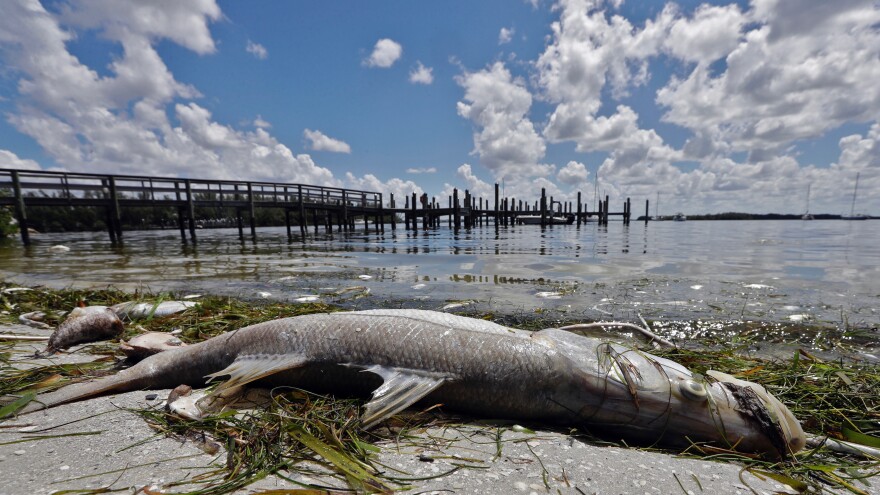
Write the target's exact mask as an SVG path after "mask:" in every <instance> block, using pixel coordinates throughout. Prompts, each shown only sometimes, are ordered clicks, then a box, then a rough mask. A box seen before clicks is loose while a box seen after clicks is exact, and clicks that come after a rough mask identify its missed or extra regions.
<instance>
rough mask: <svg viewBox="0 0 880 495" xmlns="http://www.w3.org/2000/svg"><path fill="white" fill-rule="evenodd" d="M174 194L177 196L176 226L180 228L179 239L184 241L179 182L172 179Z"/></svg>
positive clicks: (184, 233) (184, 229) (184, 228)
mask: <svg viewBox="0 0 880 495" xmlns="http://www.w3.org/2000/svg"><path fill="white" fill-rule="evenodd" d="M174 196H175V197H176V198H177V203H178V204H177V227H178V228H180V239H181V240H182V241H183V242H186V227H185V226H184V225H183V206H181V205H180V183H179V182H177V181H174Z"/></svg>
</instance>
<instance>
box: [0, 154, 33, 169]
mask: <svg viewBox="0 0 880 495" xmlns="http://www.w3.org/2000/svg"><path fill="white" fill-rule="evenodd" d="M0 168H14V169H16V170H41V168H40V164H39V163H37V162H35V161H34V160H31V159H29V158H19V156H18V155H16V154H15V153H13V152H11V151H9V150H4V149H0Z"/></svg>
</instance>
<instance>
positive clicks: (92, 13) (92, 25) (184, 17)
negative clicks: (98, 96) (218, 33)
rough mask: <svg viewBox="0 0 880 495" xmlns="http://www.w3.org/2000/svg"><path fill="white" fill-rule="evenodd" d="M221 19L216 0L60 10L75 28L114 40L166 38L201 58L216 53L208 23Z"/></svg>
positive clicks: (97, 1)
mask: <svg viewBox="0 0 880 495" xmlns="http://www.w3.org/2000/svg"><path fill="white" fill-rule="evenodd" d="M39 10H40V11H42V10H43V9H42V8H41V9H39ZM40 15H43V14H40ZM221 17H222V13H221V12H220V7H219V6H218V5H217V3H216V1H215V0H194V1H190V2H175V1H162V2H118V1H116V0H79V1H72V2H70V3H69V4H65V5H62V10H61V19H62V21H63V22H65V23H67V24H70V25H72V26H74V27H79V28H87V29H98V30H101V31H102V32H103V33H104V34H106V35H107V36H108V37H109V38H110V39H113V40H125V39H142V40H157V39H162V38H167V39H169V40H171V41H173V42H174V43H177V44H178V45H180V46H183V47H184V48H187V49H190V50H192V51H194V52H196V53H198V54H201V55H204V54H208V53H213V52H214V50H215V49H216V46H215V45H214V39H213V38H212V37H211V32H210V30H209V29H208V22H206V21H217V20H219V19H220V18H221Z"/></svg>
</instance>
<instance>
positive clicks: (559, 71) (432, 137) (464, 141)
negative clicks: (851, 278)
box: [0, 0, 880, 214]
mask: <svg viewBox="0 0 880 495" xmlns="http://www.w3.org/2000/svg"><path fill="white" fill-rule="evenodd" d="M829 5H831V4H828V3H827V2H824V1H819V0H752V1H751V2H745V1H741V2H730V1H713V2H697V1H679V2H677V3H674V4H673V3H666V2H660V1H648V0H628V1H621V0H609V1H599V0H595V1H591V0H561V1H559V2H549V1H544V0H534V1H504V2H501V1H480V2H472V1H444V2H434V3H425V2H405V1H397V2H369V3H367V2H354V1H351V2H287V1H255V2H226V1H219V2H215V1H214V0H198V1H192V2H172V1H167V2H131V3H130V2H122V1H110V0H66V1H56V2H43V3H40V2H38V1H36V0H12V1H10V2H4V3H3V4H0V59H2V66H3V67H4V70H2V71H0V112H2V114H3V119H0V167H11V168H43V169H63V170H73V171H88V172H108V173H109V172H118V173H135V174H142V173H153V174H156V175H163V176H169V175H170V176H186V177H198V178H227V179H241V180H273V181H282V182H303V183H314V184H327V185H337V186H345V187H354V188H361V189H370V190H381V191H383V192H386V193H387V192H394V193H395V194H396V195H398V196H399V195H403V194H409V193H411V192H422V191H424V192H427V193H429V194H431V195H436V196H438V197H439V198H440V199H441V201H442V202H445V196H446V195H447V194H449V193H450V191H451V189H452V188H453V187H457V188H459V189H470V190H472V191H474V192H476V194H478V195H483V196H485V197H489V196H490V191H491V184H492V183H494V182H502V181H503V183H504V184H505V191H506V192H507V193H508V194H509V195H514V196H516V197H518V198H530V197H531V198H535V197H537V194H538V192H539V190H540V188H542V187H544V188H547V189H548V191H549V193H550V194H554V195H555V196H556V197H559V198H563V199H571V198H574V197H575V195H576V193H577V191H583V192H584V193H585V194H586V195H587V199H588V200H589V199H590V198H591V197H592V192H593V191H594V186H595V184H596V181H597V180H598V184H599V189H600V190H601V191H602V192H604V193H606V194H610V195H611V196H612V197H615V198H622V197H623V196H631V197H633V199H634V200H635V201H636V202H637V203H639V202H640V201H642V200H643V199H651V200H652V201H654V199H655V198H656V193H657V192H660V194H661V202H662V204H663V208H664V210H667V208H668V210H667V211H665V213H672V212H674V211H678V210H682V211H685V212H687V213H700V212H720V211H753V212H768V211H779V212H789V213H797V212H801V211H802V210H803V209H804V208H805V194H806V189H807V186H808V185H811V194H812V198H811V210H812V211H814V212H829V213H842V212H846V211H847V210H848V207H849V202H850V198H851V196H850V195H851V191H852V185H853V183H854V180H855V176H856V174H857V173H858V174H860V175H861V182H860V192H859V197H860V200H859V207H860V209H863V210H865V211H867V212H869V213H870V212H874V213H875V214H880V124H878V116H880V89H878V85H877V84H876V81H877V80H878V76H880V30H878V28H877V26H878V25H880V9H878V7H877V6H876V4H875V2H871V1H870V0H867V1H851V0H845V1H841V2H835V3H834V4H833V8H831V7H829ZM417 76H418V77H417ZM618 200H619V199H618Z"/></svg>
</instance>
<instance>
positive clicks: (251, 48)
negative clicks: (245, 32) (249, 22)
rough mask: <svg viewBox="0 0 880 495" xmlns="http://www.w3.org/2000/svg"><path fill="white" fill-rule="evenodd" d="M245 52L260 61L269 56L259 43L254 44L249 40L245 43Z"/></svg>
mask: <svg viewBox="0 0 880 495" xmlns="http://www.w3.org/2000/svg"><path fill="white" fill-rule="evenodd" d="M245 50H246V51H247V52H248V53H250V54H251V55H253V56H255V57H257V58H258V59H260V60H266V57H268V56H269V51H268V50H266V47H265V46H263V45H261V44H259V43H254V42H253V41H251V40H248V41H247V45H246V46H245Z"/></svg>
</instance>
